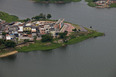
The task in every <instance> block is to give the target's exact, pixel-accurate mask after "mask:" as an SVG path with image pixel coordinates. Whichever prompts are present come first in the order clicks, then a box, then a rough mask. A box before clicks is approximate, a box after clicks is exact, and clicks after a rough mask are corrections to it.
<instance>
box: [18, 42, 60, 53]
mask: <svg viewBox="0 0 116 77" xmlns="http://www.w3.org/2000/svg"><path fill="white" fill-rule="evenodd" d="M61 46H62V44H59V43H48V42H47V43H43V42H40V41H37V42H36V43H35V44H30V45H29V46H24V47H21V48H17V51H19V52H29V51H37V50H51V49H56V48H59V47H61Z"/></svg>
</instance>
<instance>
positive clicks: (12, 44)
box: [5, 40, 16, 48]
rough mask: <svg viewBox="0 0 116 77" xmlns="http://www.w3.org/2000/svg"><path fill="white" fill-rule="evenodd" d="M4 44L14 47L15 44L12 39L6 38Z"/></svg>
mask: <svg viewBox="0 0 116 77" xmlns="http://www.w3.org/2000/svg"><path fill="white" fill-rule="evenodd" d="M5 46H6V47H12V48H14V47H15V46H16V43H15V42H14V41H11V40H8V41H6V42H5Z"/></svg>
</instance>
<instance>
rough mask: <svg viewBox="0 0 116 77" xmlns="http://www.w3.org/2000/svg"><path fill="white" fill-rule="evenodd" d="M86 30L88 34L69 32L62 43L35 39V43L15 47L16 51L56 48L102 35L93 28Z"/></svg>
mask: <svg viewBox="0 0 116 77" xmlns="http://www.w3.org/2000/svg"><path fill="white" fill-rule="evenodd" d="M88 32H89V33H88V34H87V33H78V32H77V33H74V35H73V34H71V36H69V37H67V39H69V38H70V39H69V40H67V42H64V43H54V42H41V41H37V42H36V43H34V44H30V45H29V46H24V47H21V48H17V51H19V52H29V51H37V50H51V49H56V48H59V47H62V46H64V45H70V44H74V43H78V42H81V41H83V40H86V39H89V38H95V37H98V36H103V35H104V33H100V32H97V31H94V30H90V29H88ZM54 40H56V39H54ZM59 40H60V39H59Z"/></svg>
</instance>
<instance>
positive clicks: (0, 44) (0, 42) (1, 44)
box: [0, 39, 16, 51]
mask: <svg viewBox="0 0 116 77" xmlns="http://www.w3.org/2000/svg"><path fill="white" fill-rule="evenodd" d="M15 46H16V43H15V42H14V41H11V40H4V39H0V51H2V50H3V49H5V48H14V47H15Z"/></svg>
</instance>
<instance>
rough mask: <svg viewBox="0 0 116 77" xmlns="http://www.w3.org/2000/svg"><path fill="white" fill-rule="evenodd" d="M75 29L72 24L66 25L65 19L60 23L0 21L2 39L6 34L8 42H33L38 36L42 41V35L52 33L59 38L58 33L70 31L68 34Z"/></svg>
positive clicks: (0, 37)
mask: <svg viewBox="0 0 116 77" xmlns="http://www.w3.org/2000/svg"><path fill="white" fill-rule="evenodd" d="M72 29H75V27H73V26H72V25H71V24H69V23H64V19H59V20H58V21H34V22H32V21H29V22H26V23H25V22H12V23H6V22H5V21H4V20H1V19H0V39H2V38H3V35H2V33H3V32H5V33H7V34H6V37H5V39H6V40H13V41H16V39H18V40H19V41H20V40H24V39H29V40H33V39H34V36H37V40H40V39H41V36H42V35H45V34H48V33H51V35H52V36H53V37H57V36H58V33H60V32H65V31H68V34H70V33H71V32H72Z"/></svg>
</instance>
